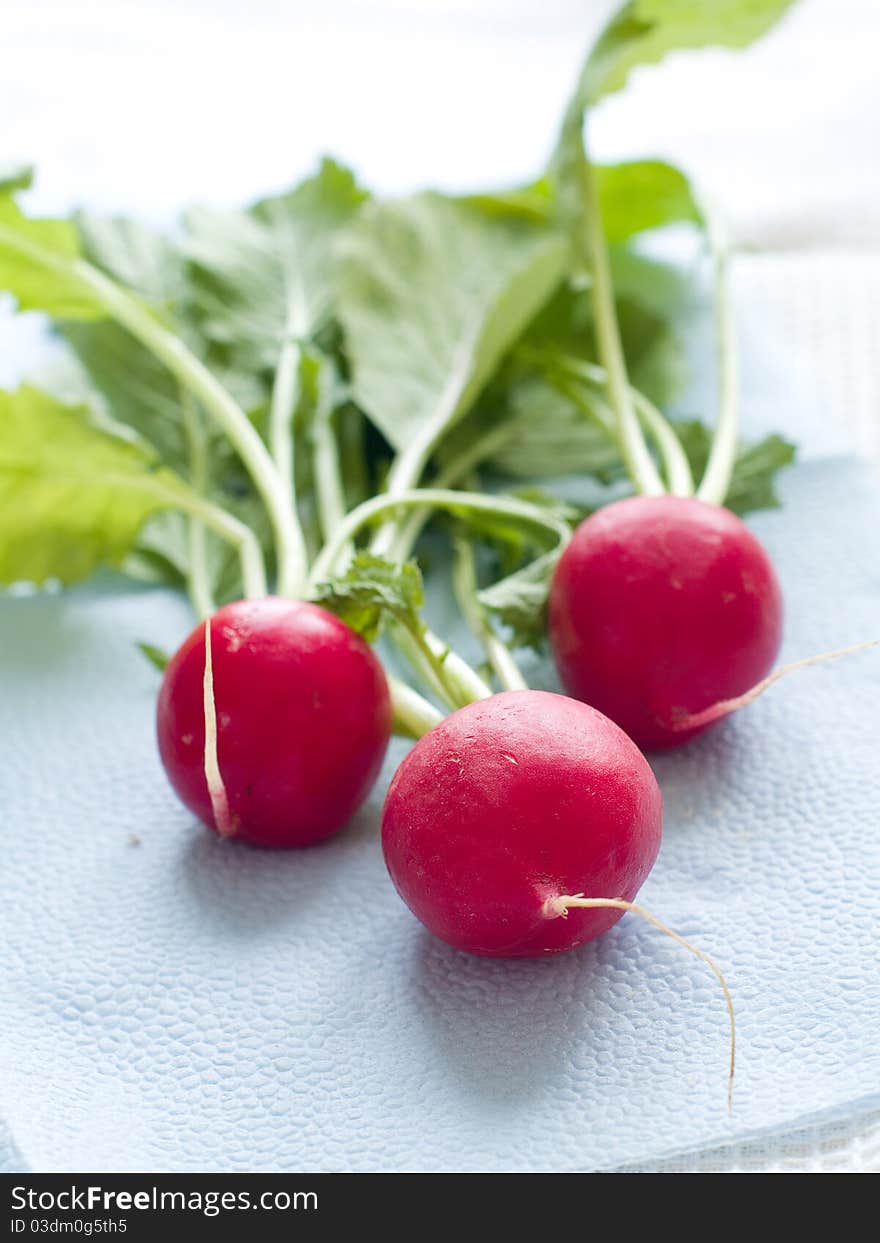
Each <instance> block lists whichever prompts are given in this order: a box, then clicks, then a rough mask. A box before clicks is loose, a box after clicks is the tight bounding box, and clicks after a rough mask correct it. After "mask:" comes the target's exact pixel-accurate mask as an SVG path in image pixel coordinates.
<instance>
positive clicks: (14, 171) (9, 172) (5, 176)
mask: <svg viewBox="0 0 880 1243" xmlns="http://www.w3.org/2000/svg"><path fill="white" fill-rule="evenodd" d="M33 180H34V170H33V169H32V168H31V167H30V166H29V165H27V164H0V194H15V193H16V192H17V191H18V190H29V189H30V187H31V184H32V182H33Z"/></svg>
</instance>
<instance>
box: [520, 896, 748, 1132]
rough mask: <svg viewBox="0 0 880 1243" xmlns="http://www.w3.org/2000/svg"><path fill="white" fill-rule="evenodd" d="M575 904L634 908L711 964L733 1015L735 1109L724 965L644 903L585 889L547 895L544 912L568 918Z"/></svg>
mask: <svg viewBox="0 0 880 1243" xmlns="http://www.w3.org/2000/svg"><path fill="white" fill-rule="evenodd" d="M573 907H576V908H579V909H597V910H601V909H607V908H612V909H614V910H618V911H632V913H633V914H634V915H640V916H641V918H642V919H646V920H647V921H648V923H649V924H653V926H654V927H655V928H658V929H659V930H660V932H662V933H664V934H665V935H666V936H667V937H671V938H672V940H673V941H677V942H678V944H679V945H683V946H684V948H685V949H686V950H690V952H691V953H692V954H695V955H696V956H697V958H700V959H702V961H703V962H704V963H706V965H707V966H708V967H710V968H711V970H712V971H713V972H714V974H715V978H716V979H717V980H718V983H719V984H720V985H721V990H722V992H723V993H724V1000H725V1002H726V1003H727V1015H728V1018H729V1019H730V1068H729V1070H728V1075H727V1108H728V1110H731V1109H732V1108H733V1073H734V1069H735V1066H736V1018H735V1016H734V1013H733V997H732V996H731V994H730V989H729V988H728V987H727V981H726V980H725V978H724V975H723V973H722V971H721V968H720V967H719V966H718V964H717V963H716V962H715V960H714V958H710V957H709V955H708V954H707V953H706V951H705V950H701V949H700V948H699V947H698V946H696V945H694V944H692V943H691V942H690V941H686V940H685V938H684V937H683V936H680V935H679V933H677V932H674V931H673V929H672V928H669V927H668V926H667V925H666V924H664V923H663V922H662V921H661V920H659V919H658V918H657V916H656V915H652V914H651V912H650V911H646V910H645V908H644V907H643V906H637V905H636V903H635V902H624V900H623V898H585V897H584V895H583V894H582V893H575V894H571V895H567V894H563V895H561V896H560V897H558V898H548V899H547V901H546V902H545V903H544V914H545V915H546V916H547V918H548V919H557V918H562V919H567V918H568V912H569V910H571V909H572V908H573Z"/></svg>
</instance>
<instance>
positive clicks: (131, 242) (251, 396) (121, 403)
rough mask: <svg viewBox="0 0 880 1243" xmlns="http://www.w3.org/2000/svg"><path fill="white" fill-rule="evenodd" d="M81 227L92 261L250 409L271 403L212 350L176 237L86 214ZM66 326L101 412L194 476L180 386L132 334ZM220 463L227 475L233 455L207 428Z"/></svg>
mask: <svg viewBox="0 0 880 1243" xmlns="http://www.w3.org/2000/svg"><path fill="white" fill-rule="evenodd" d="M77 226H78V229H79V234H80V237H81V240H82V245H83V251H84V255H85V258H87V259H88V261H89V262H90V263H91V264H92V265H93V266H95V267H97V268H100V269H101V270H102V271H104V272H106V273H107V274H108V275H109V276H112V277H113V278H114V279H115V280H117V281H120V282H121V283H123V284H124V285H125V286H126V287H127V288H128V289H130V290H131V291H132V292H134V293H136V294H137V295H138V296H139V297H141V298H142V299H143V300H144V301H145V302H147V303H148V304H149V305H150V307H151V309H152V310H153V311H154V312H155V313H156V314H157V315H158V316H159V317H160V318H161V319H163V320H165V322H166V323H167V324H168V325H169V327H171V328H172V329H173V330H174V331H175V332H176V333H177V335H178V336H180V337H181V338H182V339H183V341H184V342H185V343H186V345H187V346H188V347H189V348H190V349H191V350H192V351H193V353H195V354H196V355H197V356H198V357H200V358H201V359H202V360H203V361H204V362H206V363H207V364H208V365H209V366H210V367H211V369H212V370H213V372H214V374H215V375H216V376H217V378H218V379H219V380H220V382H221V383H223V384H224V385H225V386H226V387H227V388H228V390H229V391H230V392H231V393H232V395H233V396H234V397H235V398H236V400H237V401H238V402H239V404H240V405H241V406H242V407H243V408H244V409H245V410H254V409H256V408H257V407H258V406H260V405H262V403H263V402H264V401H265V397H266V389H265V385H264V384H263V383H262V382H261V381H260V380H259V379H258V378H257V377H255V376H253V375H252V374H249V373H246V372H239V371H235V370H233V369H231V368H230V366H229V365H228V360H226V359H225V358H223V357H222V356H220V355H219V354H217V353H216V352H215V354H214V355H213V356H212V354H211V351H210V350H209V347H208V345H207V343H206V342H205V340H204V339H203V337H202V334H201V332H200V331H199V328H198V326H197V324H196V321H195V317H194V315H193V309H192V305H191V301H190V287H189V283H188V277H187V265H186V260H185V258H184V255H183V253H182V251H181V250H180V249H179V248H178V247H177V246H175V245H174V243H173V242H171V241H170V240H169V239H167V238H165V237H163V236H162V235H161V234H158V233H154V232H153V231H152V230H150V229H147V228H145V227H144V226H143V225H140V224H138V223H136V222H135V221H131V220H126V219H123V218H102V217H98V216H93V215H90V214H84V213H83V214H80V215H79V216H78V217H77ZM59 328H60V330H61V332H62V334H63V336H64V337H65V339H66V341H67V342H68V344H69V345H70V346H71V348H72V349H73V351H74V353H75V354H76V356H77V358H78V360H79V362H80V364H81V365H82V367H83V368H84V369H85V372H86V374H87V376H88V380H89V382H90V384H91V386H92V388H93V389H94V390H95V394H96V396H97V397H98V399H99V400H98V405H99V407H100V408H101V409H102V410H103V411H104V412H105V413H106V414H107V415H108V416H109V417H111V418H112V419H114V420H115V421H117V422H119V423H124V424H126V425H127V426H129V427H132V428H134V430H135V431H136V432H137V433H138V435H139V436H141V437H143V439H144V440H146V441H148V442H149V443H150V444H151V445H152V446H153V448H154V449H155V450H156V452H157V453H158V455H159V457H160V458H161V459H162V461H163V462H164V463H165V464H166V465H167V466H170V467H171V468H172V469H173V470H177V471H179V472H180V473H181V474H184V475H188V474H189V472H190V468H191V461H190V458H191V438H190V432H189V430H188V425H187V419H188V412H187V409H186V403H187V400H188V399H185V398H184V396H183V394H182V393H181V390H180V385H179V384H178V382H177V380H175V378H174V377H173V376H172V375H171V373H170V372H169V371H168V369H167V368H166V367H165V366H163V364H162V363H160V362H159V361H158V360H157V359H156V358H155V356H154V355H153V354H151V353H150V351H149V350H147V349H145V348H144V346H142V345H141V344H140V342H139V341H137V340H136V338H135V337H133V336H132V335H131V333H129V332H127V331H126V330H125V329H124V328H121V327H120V326H119V325H118V324H115V323H113V322H112V321H111V320H100V321H91V322H88V323H82V322H72V321H67V322H62V323H61V324H59ZM206 431H207V434H208V440H209V447H210V452H211V456H212V458H213V457H215V456H218V455H219V459H220V461H219V464H218V465H219V470H218V469H217V468H216V467H215V469H214V471H213V472H209V473H213V474H216V475H221V476H222V475H223V474H225V473H226V472H228V471H229V469H230V463H231V453H230V451H229V449H228V446H227V445H226V443H225V440H224V439H223V437H222V436H220V435H219V434H217V433H215V432H214V431H213V429H212V428H207V427H206Z"/></svg>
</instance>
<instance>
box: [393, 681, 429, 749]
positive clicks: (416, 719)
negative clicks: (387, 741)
mask: <svg viewBox="0 0 880 1243" xmlns="http://www.w3.org/2000/svg"><path fill="white" fill-rule="evenodd" d="M388 689H389V691H390V692H391V703H392V706H393V708H394V732H395V734H400V735H402V736H403V737H404V738H421V737H422V736H423V735H424V734H427V733H429V731H430V730H432V729H433V728H434V726H435V725H439V724H440V722H441V721H442V720H443V714H442V712H438V711H437V709H436V708H435V707H434V705H433V704H429V703H428V701H427V699H423V698H422V696H421V695H420V694H419V693H418V691H414V690H413V689H412V687H411V686H407V684H406V683H405V682H401V680H400V679H399V678H395V677H391V676H389V677H388Z"/></svg>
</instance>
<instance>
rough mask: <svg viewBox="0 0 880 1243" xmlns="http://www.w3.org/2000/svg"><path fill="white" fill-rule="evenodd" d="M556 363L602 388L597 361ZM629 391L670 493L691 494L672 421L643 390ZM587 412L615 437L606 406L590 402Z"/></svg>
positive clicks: (601, 371)
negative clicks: (648, 435)
mask: <svg viewBox="0 0 880 1243" xmlns="http://www.w3.org/2000/svg"><path fill="white" fill-rule="evenodd" d="M558 362H559V366H560V367H564V369H565V370H566V371H567V372H569V373H570V374H571V375H573V376H575V377H577V378H578V379H581V380H585V381H586V382H587V383H588V384H590V385H592V386H594V387H596V388H602V387H605V385H606V382H607V372H606V371H605V368H604V367H600V366H598V365H597V364H596V363H590V362H586V361H585V360H583V359H580V358H570V357H568V356H565V357H563V358H561V359H559V360H558ZM548 378H551V383H552V382H553V381H552V377H548ZM566 392H567V394H568V396H569V397H570V398H572V400H574V401H577V402H578V404H581V403H580V401H579V398H578V396H577V394H575V393H573V392H572V391H571V390H570V389H568V388H566ZM630 392H631V393H632V400H633V406H634V407H635V410H636V413H637V415H638V416H639V419H640V420H641V423H642V426H643V427H644V428H645V429H646V430H647V431H648V433H649V434H650V436H651V438H652V440H653V441H654V443H655V444H656V446H657V450H658V452H659V454H660V457H661V459H662V462H663V469H664V471H665V472H666V478H667V481H668V483H669V490H670V492H671V493H672V494H673V496H693V494H694V477H693V473H692V472H691V466H690V462H689V461H688V459H687V454H686V453H685V451H684V449H683V448H682V444H681V441H680V440H679V438H678V436H677V435H676V434H675V430H674V428H673V427H672V424H671V423H670V422H669V420H668V419H667V418H666V416H665V415H664V414H663V413H662V412H661V411H660V410H658V409H657V407H656V406H655V405H654V403H653V402H652V401H650V400H649V399H648V398H647V397H646V396H645V394H644V393H642V392H640V391H639V390H638V389H637V388H633V387H632V386H630ZM587 412H588V413H590V414H592V415H593V416H594V417H595V418H596V419H597V420H598V422H599V423H600V424H601V425H602V427H603V428H604V429H605V431H606V432H608V434H609V435H610V436H612V437H616V431H617V429H616V427H615V423H614V415H613V413H612V411H611V410H609V408H608V407H607V406H605V405H601V406H600V405H595V406H594V405H592V404H591V406H590V408H589V410H588V411H587ZM618 443H619V440H618Z"/></svg>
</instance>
